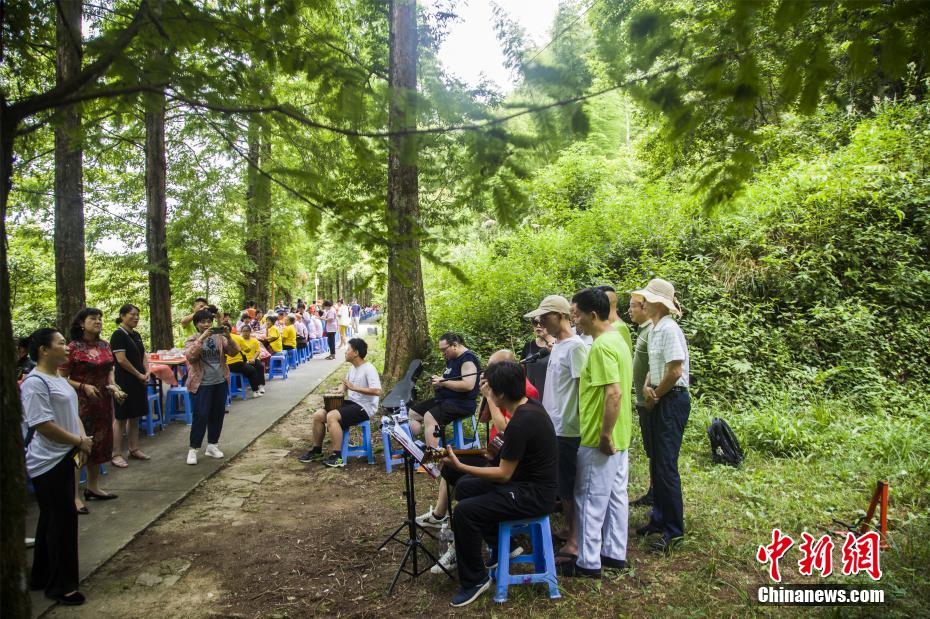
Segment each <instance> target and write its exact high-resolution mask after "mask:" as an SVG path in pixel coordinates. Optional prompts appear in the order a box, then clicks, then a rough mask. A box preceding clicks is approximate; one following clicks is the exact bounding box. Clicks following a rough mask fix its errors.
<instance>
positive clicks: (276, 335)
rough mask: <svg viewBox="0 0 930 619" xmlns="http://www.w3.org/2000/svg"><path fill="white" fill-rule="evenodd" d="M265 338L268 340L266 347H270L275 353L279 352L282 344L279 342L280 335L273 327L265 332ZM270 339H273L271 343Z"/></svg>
mask: <svg viewBox="0 0 930 619" xmlns="http://www.w3.org/2000/svg"><path fill="white" fill-rule="evenodd" d="M265 338H266V339H267V340H268V345H269V346H271V350H273V351H275V352H281V349H282V348H283V344H282V342H281V334H280V333H278V328H277V327H276V326H274V325H271V326H270V327H268V331H266V332H265ZM272 338H275V339H274V341H272Z"/></svg>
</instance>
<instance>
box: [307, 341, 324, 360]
mask: <svg viewBox="0 0 930 619" xmlns="http://www.w3.org/2000/svg"><path fill="white" fill-rule="evenodd" d="M323 341H324V340H323V338H321V337H315V338H313V339H312V340H310V356H311V357H313V356H316V355H318V354H320V353H322V352H323Z"/></svg>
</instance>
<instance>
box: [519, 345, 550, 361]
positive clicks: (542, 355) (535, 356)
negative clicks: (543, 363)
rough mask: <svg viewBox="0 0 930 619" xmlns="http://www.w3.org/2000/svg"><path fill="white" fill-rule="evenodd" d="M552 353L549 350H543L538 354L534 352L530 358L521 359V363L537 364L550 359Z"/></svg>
mask: <svg viewBox="0 0 930 619" xmlns="http://www.w3.org/2000/svg"><path fill="white" fill-rule="evenodd" d="M550 353H551V351H550V350H549V349H548V348H541V349H539V350H538V351H537V352H534V353H533V354H532V355H530V356H528V357H527V358H526V359H520V363H521V364H526V363H536V362H537V361H539V360H540V359H545V358H546V357H548V356H549V354H550Z"/></svg>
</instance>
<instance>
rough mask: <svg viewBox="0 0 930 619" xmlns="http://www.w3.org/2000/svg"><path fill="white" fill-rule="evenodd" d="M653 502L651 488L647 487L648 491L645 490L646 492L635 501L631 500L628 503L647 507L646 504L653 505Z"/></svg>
mask: <svg viewBox="0 0 930 619" xmlns="http://www.w3.org/2000/svg"><path fill="white" fill-rule="evenodd" d="M653 504H654V503H653V502H652V488H650V489H649V492H647V493H646V494H644V495H643V496H641V497H639V498H638V499H636V500H635V501H633V502H632V503H630V505H635V506H639V507H642V506H647V507H648V506H651V505H653Z"/></svg>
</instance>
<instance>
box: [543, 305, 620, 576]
mask: <svg viewBox="0 0 930 619" xmlns="http://www.w3.org/2000/svg"><path fill="white" fill-rule="evenodd" d="M572 313H573V315H574V318H575V323H576V324H577V325H579V326H580V327H581V328H582V329H583V330H584V332H585V333H587V334H589V335H591V336H592V337H593V338H594V343H593V344H592V345H591V350H590V351H588V360H587V362H586V364H585V367H584V370H582V373H581V381H580V383H579V386H578V398H579V403H578V417H579V422H580V426H581V446H580V447H579V448H578V470H577V474H576V477H575V513H576V518H575V519H576V522H577V531H578V559H577V561H575V562H574V563H561V564H559V568H558V569H559V572H560V573H561V574H562V575H563V576H583V577H588V578H600V577H601V568H602V567H604V568H611V569H623V568H625V567H626V543H627V520H628V512H629V506H628V502H627V474H628V471H629V460H628V452H629V448H630V435H631V433H632V427H633V415H632V408H631V405H630V404H631V403H630V394H631V391H632V387H633V357H632V355H631V354H630V347H629V345H628V344H627V343H626V341H625V340H624V338H623V337H622V336H621V335H620V333H618V332H617V330H616V328H614V326H613V325H611V323H610V321H609V316H610V301H609V299H608V298H607V294H606V293H605V292H604V291H602V290H598V289H597V288H586V289H585V290H582V291H581V292H579V293H578V294H576V295H575V296H574V297H572Z"/></svg>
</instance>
